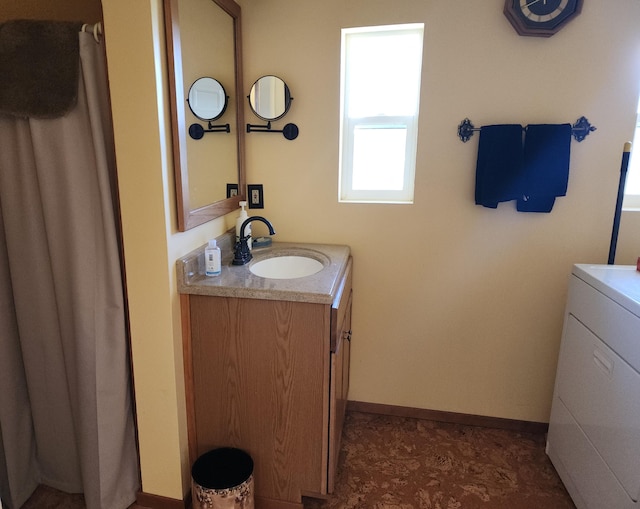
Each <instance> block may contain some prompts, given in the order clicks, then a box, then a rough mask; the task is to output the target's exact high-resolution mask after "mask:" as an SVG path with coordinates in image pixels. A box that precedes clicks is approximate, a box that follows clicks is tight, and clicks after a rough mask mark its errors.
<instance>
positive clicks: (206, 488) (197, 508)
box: [191, 447, 253, 509]
mask: <svg viewBox="0 0 640 509" xmlns="http://www.w3.org/2000/svg"><path fill="white" fill-rule="evenodd" d="M191 498H192V499H193V509H253V459H251V456H249V455H248V454H247V453H246V452H244V451H243V450H241V449H235V448H233V447H221V448H219V449H213V450H211V451H209V452H206V453H204V454H203V455H202V456H200V457H199V458H198V459H197V460H196V461H195V463H194V464H193V467H192V468H191Z"/></svg>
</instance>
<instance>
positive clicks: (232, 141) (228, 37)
mask: <svg viewBox="0 0 640 509" xmlns="http://www.w3.org/2000/svg"><path fill="white" fill-rule="evenodd" d="M164 7H165V26H166V33H167V49H168V57H169V85H170V87H169V91H170V94H171V115H172V124H173V125H172V134H173V153H174V167H175V178H176V201H177V212H178V229H179V230H181V231H184V230H188V229H190V228H193V227H195V226H198V225H200V224H203V223H205V222H207V221H210V220H212V219H215V218H217V217H220V216H222V215H224V214H227V213H229V212H232V211H234V210H236V209H237V208H238V202H239V201H240V200H242V199H244V197H245V196H244V193H243V192H242V190H243V189H244V188H245V186H246V179H245V174H244V168H243V164H244V129H239V128H238V126H243V125H244V114H243V108H244V103H243V101H242V100H238V99H239V98H242V96H243V91H242V54H241V47H242V44H241V29H240V6H239V5H238V4H237V3H236V2H234V1H233V0H164ZM209 76H215V79H214V78H207V77H209ZM203 77H204V78H203ZM223 84H224V86H223ZM225 86H226V87H228V88H227V89H226V90H225ZM187 91H188V93H187ZM227 92H228V94H227ZM187 99H188V100H187ZM187 105H188V107H187ZM192 113H193V115H194V116H195V117H196V118H197V119H199V120H204V121H206V122H211V121H212V120H217V122H219V123H220V124H221V126H220V127H224V130H225V131H226V132H231V134H230V135H227V134H223V135H208V136H204V133H206V132H213V131H212V130H211V129H212V127H213V128H215V127H218V126H211V124H209V126H205V127H203V126H201V125H199V124H194V122H193V121H194V120H195V118H193V116H192ZM194 125H196V127H199V128H200V129H198V130H197V131H198V132H195V133H194V132H193V129H192V126H194ZM188 126H190V127H189V128H188ZM189 129H191V131H189ZM194 134H195V136H194ZM230 188H234V189H238V190H240V193H239V194H238V195H237V196H233V197H230V198H228V197H227V196H228V191H227V190H228V189H230Z"/></svg>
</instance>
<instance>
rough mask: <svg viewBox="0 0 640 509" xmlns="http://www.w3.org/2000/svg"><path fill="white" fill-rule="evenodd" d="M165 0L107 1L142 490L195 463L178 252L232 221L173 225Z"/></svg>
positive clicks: (160, 487)
mask: <svg viewBox="0 0 640 509" xmlns="http://www.w3.org/2000/svg"><path fill="white" fill-rule="evenodd" d="M161 5H162V2H161V1H159V0H149V1H146V2H143V1H140V2H138V1H136V2H130V1H129V0H103V10H104V22H105V38H106V39H105V40H106V47H107V59H108V67H109V81H110V87H111V98H112V107H113V119H114V130H115V141H116V152H117V164H118V175H119V186H120V198H121V207H122V226H123V235H124V244H125V263H126V272H127V289H128V298H129V306H130V318H131V342H132V354H133V365H134V370H133V371H134V383H135V394H136V405H137V408H136V410H137V423H138V433H139V444H140V466H141V474H142V490H143V491H144V492H146V493H151V494H156V495H161V496H165V497H170V498H182V496H183V494H184V493H185V492H186V491H187V489H188V486H189V464H188V451H187V438H186V437H187V434H186V420H185V403H184V383H183V369H182V339H181V329H180V327H181V323H180V306H179V298H178V293H177V288H176V270H175V261H176V259H177V258H179V257H180V256H182V255H183V254H185V253H187V252H189V251H191V250H192V249H195V248H196V247H198V246H200V245H202V244H204V243H205V242H206V241H207V240H208V239H209V238H212V237H215V236H217V235H220V234H221V233H223V232H224V231H225V230H226V228H227V225H226V224H225V220H224V218H221V219H219V220H216V221H212V222H210V223H208V224H206V225H203V226H200V227H198V228H194V229H193V230H190V231H189V232H185V233H179V232H177V222H176V212H175V190H174V186H173V168H172V163H171V161H172V158H171V157H172V156H171V147H170V131H169V116H168V102H167V101H168V92H167V80H166V65H165V62H166V54H165V46H164V32H163V21H162V19H163V18H162V9H161Z"/></svg>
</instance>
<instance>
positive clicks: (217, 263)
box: [204, 239, 222, 276]
mask: <svg viewBox="0 0 640 509" xmlns="http://www.w3.org/2000/svg"><path fill="white" fill-rule="evenodd" d="M204 271H205V272H204V273H205V275H207V276H219V275H220V273H221V272H222V257H221V253H220V248H219V247H218V243H217V242H216V240H215V239H213V240H210V241H209V245H208V246H207V247H206V248H205V250H204Z"/></svg>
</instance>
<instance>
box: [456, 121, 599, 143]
mask: <svg viewBox="0 0 640 509" xmlns="http://www.w3.org/2000/svg"><path fill="white" fill-rule="evenodd" d="M596 129H597V127H595V126H593V125H591V124H590V123H589V121H588V120H587V119H586V118H585V117H580V118H579V119H578V120H577V121H576V123H575V124H573V125H572V126H571V135H572V136H573V137H574V138H575V139H576V141H582V140H584V139H585V138H586V137H587V136H589V133H591V132H593V131H595V130H596ZM479 130H480V128H479V127H474V125H473V124H472V123H471V120H469V119H468V118H465V119H464V120H463V121H462V122H461V123H460V125H459V126H458V137H459V138H460V139H461V140H462V141H463V142H464V143H466V142H467V141H469V139H470V138H471V137H472V136H473V133H474V132H476V131H479Z"/></svg>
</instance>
